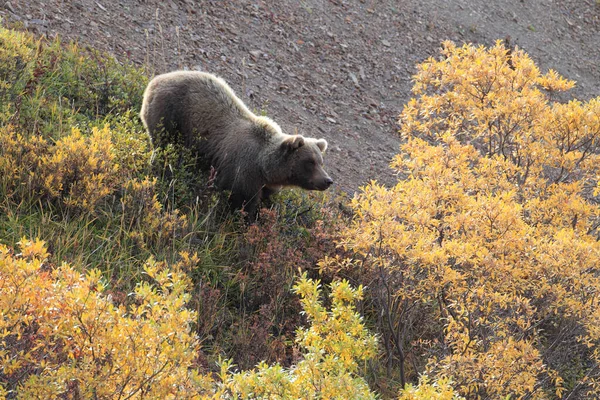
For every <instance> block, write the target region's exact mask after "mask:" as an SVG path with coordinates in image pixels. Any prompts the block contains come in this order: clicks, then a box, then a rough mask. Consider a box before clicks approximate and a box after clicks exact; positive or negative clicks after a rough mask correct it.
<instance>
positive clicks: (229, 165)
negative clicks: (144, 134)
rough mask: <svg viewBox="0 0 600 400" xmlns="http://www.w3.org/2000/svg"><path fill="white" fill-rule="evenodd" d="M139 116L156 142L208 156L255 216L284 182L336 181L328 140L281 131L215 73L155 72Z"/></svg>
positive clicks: (237, 201) (307, 185) (220, 182)
mask: <svg viewBox="0 0 600 400" xmlns="http://www.w3.org/2000/svg"><path fill="white" fill-rule="evenodd" d="M141 118H142V121H143V123H144V126H145V127H146V129H147V130H148V133H149V135H150V138H151V139H152V143H153V145H154V146H155V147H164V146H166V145H167V144H169V143H177V144H180V145H183V146H186V148H189V149H192V151H193V152H194V153H197V154H198V155H200V156H201V158H202V159H204V160H207V161H208V163H207V166H208V165H210V166H212V167H214V169H215V172H216V176H215V184H216V186H217V187H218V188H219V189H221V190H229V191H230V192H231V195H230V198H229V200H230V204H231V206H232V207H233V208H235V209H241V208H243V209H244V210H245V211H246V212H247V213H248V215H249V216H250V217H251V218H254V217H255V216H256V212H257V210H258V206H259V205H260V201H261V200H262V199H265V198H267V197H268V196H269V195H270V194H272V193H274V192H277V191H278V190H280V189H281V188H282V187H285V186H297V187H301V188H303V189H308V190H325V189H327V188H329V186H331V184H332V183H333V180H332V179H331V178H330V177H329V175H327V173H326V172H325V170H324V169H323V155H322V153H323V152H324V151H325V150H326V149H327V141H326V140H324V139H313V138H306V137H303V136H301V135H287V134H285V133H283V132H282V131H281V128H280V127H279V125H278V124H277V123H275V121H273V120H271V119H270V118H267V117H262V116H257V115H255V114H254V113H252V112H251V111H250V110H249V109H248V108H247V107H246V106H245V105H244V103H243V102H242V101H241V100H240V99H239V98H238V97H237V96H236V95H235V94H234V93H233V90H231V88H230V87H229V85H227V83H226V82H225V81H224V80H223V79H221V78H219V77H217V76H215V75H212V74H209V73H206V72H199V71H176V72H171V73H167V74H163V75H158V76H156V77H155V78H154V79H152V81H151V82H150V83H149V84H148V87H147V88H146V91H145V93H144V100H143V104H142V110H141Z"/></svg>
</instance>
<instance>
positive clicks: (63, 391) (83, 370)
mask: <svg viewBox="0 0 600 400" xmlns="http://www.w3.org/2000/svg"><path fill="white" fill-rule="evenodd" d="M21 247H22V249H21V251H22V253H21V254H19V255H14V254H12V252H11V251H10V250H9V249H8V248H6V247H4V246H1V247H0V311H1V314H2V319H0V359H1V360H2V366H1V368H0V387H2V386H3V387H4V390H7V391H10V392H12V393H15V392H14V391H16V393H18V395H19V397H20V398H43V399H52V398H99V399H113V398H119V397H123V398H126V397H130V396H131V397H134V398H155V399H158V398H161V399H166V398H173V399H175V398H177V399H180V398H199V397H200V396H199V393H201V392H202V391H203V387H206V385H209V384H210V379H207V378H205V377H202V376H200V375H199V374H198V373H197V372H196V371H195V370H194V369H191V367H192V366H193V364H194V358H195V356H196V352H197V351H198V347H197V345H198V343H197V339H196V337H195V336H194V335H193V334H192V332H191V327H190V325H191V324H192V322H193V321H194V319H195V315H194V312H192V311H189V310H187V309H186V308H185V304H186V302H187V301H188V299H189V295H188V294H187V293H186V290H187V289H188V287H189V284H190V282H189V278H187V276H186V275H185V273H183V272H182V271H180V270H179V267H178V266H177V265H175V266H173V267H172V268H170V269H169V268H167V267H166V265H165V264H163V263H157V262H155V261H153V260H150V261H149V262H148V264H147V265H146V267H145V271H146V273H147V275H148V278H149V280H150V281H151V282H152V283H146V282H143V283H140V284H138V285H137V287H136V289H135V292H134V293H132V300H133V304H132V305H131V306H130V307H129V308H126V307H124V306H117V305H115V304H113V303H112V301H111V298H110V295H109V294H107V293H106V286H105V284H104V282H103V280H102V279H101V277H100V274H99V273H98V271H90V272H89V273H87V274H85V275H84V274H81V273H80V272H77V271H75V270H74V269H73V268H72V267H71V266H69V265H67V264H63V265H62V266H60V267H58V268H55V269H54V268H52V267H51V266H48V265H46V264H45V258H46V257H47V254H46V250H45V248H44V245H43V243H42V242H40V241H34V242H29V241H26V240H23V241H22V242H21Z"/></svg>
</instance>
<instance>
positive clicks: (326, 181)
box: [315, 175, 333, 190]
mask: <svg viewBox="0 0 600 400" xmlns="http://www.w3.org/2000/svg"><path fill="white" fill-rule="evenodd" d="M332 184H333V179H331V178H330V177H329V176H328V175H326V176H325V177H324V178H323V179H319V180H318V181H317V182H316V185H315V186H316V189H317V190H327V189H328V188H329V186H331V185H332Z"/></svg>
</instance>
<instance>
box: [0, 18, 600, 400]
mask: <svg viewBox="0 0 600 400" xmlns="http://www.w3.org/2000/svg"><path fill="white" fill-rule="evenodd" d="M0 76H1V78H2V79H1V81H0V243H1V244H0V310H1V318H0V360H1V361H0V398H2V397H4V398H9V399H12V398H28V399H29V398H43V399H50V398H71V399H77V398H99V399H116V398H123V399H126V398H178V399H179V398H215V399H216V398H232V399H233V398H244V399H250V398H269V399H285V398H325V399H335V398H338V399H347V398H356V399H361V398H376V397H384V398H400V399H432V398H437V399H458V398H465V399H479V398H481V399H483V398H524V399H546V398H571V399H573V398H590V399H591V398H597V397H598V396H600V365H599V363H600V351H599V344H600V328H599V327H600V307H598V300H599V299H598V296H600V281H599V280H600V271H599V270H598V268H599V266H600V206H599V200H600V186H599V182H598V181H599V179H598V176H599V175H600V174H599V170H600V99H592V100H589V101H586V102H583V101H579V100H570V101H568V100H567V95H566V93H564V92H566V91H568V90H569V89H570V88H572V87H573V85H574V82H572V81H569V80H567V79H564V78H563V77H561V76H559V75H558V74H557V73H555V72H553V71H548V72H546V73H542V72H540V70H539V69H538V68H537V67H536V65H535V63H534V62H533V61H532V60H531V59H530V58H529V57H528V56H527V54H526V53H524V52H523V51H522V50H519V49H517V48H514V49H509V48H506V47H505V46H504V45H503V44H502V43H500V42H498V43H496V44H495V45H494V46H491V47H489V48H485V47H482V46H479V47H478V46H473V45H464V46H457V45H455V44H453V43H445V44H444V45H443V48H442V50H441V56H440V57H439V58H438V59H434V58H431V59H428V60H426V61H424V62H423V63H421V64H420V65H418V66H417V73H416V75H415V76H414V88H413V95H414V97H413V99H412V100H411V101H410V102H409V103H408V104H407V105H406V106H405V107H404V109H403V110H402V112H401V115H400V118H399V130H400V134H401V135H402V137H403V138H404V141H403V143H404V144H403V145H402V147H401V148H400V149H399V153H398V155H397V157H396V158H395V159H394V161H393V162H392V164H391V168H394V169H395V170H396V171H398V182H397V184H396V185H395V186H393V187H385V186H382V185H380V184H378V183H377V182H371V183H369V184H368V185H366V186H365V187H363V188H361V189H360V190H359V191H358V193H357V194H356V195H355V196H354V197H353V198H352V199H350V200H349V199H346V198H344V197H343V196H342V195H340V196H338V197H333V196H331V195H323V194H320V195H315V194H307V193H303V192H298V191H287V192H284V193H282V194H280V195H278V196H277V197H276V198H275V199H274V201H273V205H272V206H271V207H270V208H269V209H264V210H262V212H261V218H260V221H259V222H258V223H256V224H253V225H249V226H248V225H246V224H245V223H244V222H243V218H240V216H239V215H232V214H230V213H229V212H227V207H226V206H224V198H223V196H222V195H221V194H219V193H218V192H216V191H214V190H213V189H212V187H211V178H212V177H211V176H206V175H205V174H198V173H197V168H196V166H197V163H198V160H195V159H194V157H193V155H192V154H190V153H189V151H186V149H182V148H178V147H177V146H172V147H167V148H166V149H164V150H162V151H160V152H157V153H153V152H152V149H151V146H150V143H149V140H148V138H147V134H146V133H145V132H144V129H143V127H142V126H141V122H140V121H139V118H138V112H139V108H140V105H141V104H140V102H141V99H142V92H143V89H144V87H145V85H146V84H147V82H148V77H147V76H146V75H145V73H144V71H143V70H141V69H138V68H135V67H133V66H130V65H127V64H125V65H124V64H122V63H120V62H118V61H117V60H115V59H114V58H111V57H109V56H107V55H104V54H100V53H98V52H96V51H94V50H93V49H88V48H81V47H79V46H78V45H77V44H63V43H60V42H59V41H58V40H55V41H48V40H47V39H44V38H35V37H34V36H32V35H30V34H28V33H25V32H21V31H19V30H14V29H7V28H0Z"/></svg>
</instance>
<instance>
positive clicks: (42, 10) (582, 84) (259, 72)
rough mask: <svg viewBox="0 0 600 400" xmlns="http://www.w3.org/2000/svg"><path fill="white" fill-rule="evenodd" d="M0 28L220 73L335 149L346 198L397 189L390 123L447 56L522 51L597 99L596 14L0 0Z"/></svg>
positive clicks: (367, 5) (580, 10)
mask: <svg viewBox="0 0 600 400" xmlns="http://www.w3.org/2000/svg"><path fill="white" fill-rule="evenodd" d="M0 16H1V17H2V18H3V19H4V20H7V21H11V22H14V21H20V22H22V24H23V26H24V27H26V28H27V29H30V30H32V31H34V32H36V33H39V34H45V35H47V36H50V37H52V36H55V35H60V36H61V37H62V38H67V39H73V40H76V41H78V42H79V43H80V44H89V45H91V46H93V47H95V48H98V49H102V50H107V51H109V52H111V53H113V54H114V55H115V56H116V57H117V58H119V59H122V60H124V59H131V60H133V61H134V62H135V63H137V64H140V65H141V64H145V65H147V66H148V67H149V72H150V73H161V72H166V71H170V70H174V69H183V68H187V69H199V70H205V71H210V72H214V73H217V74H219V75H221V76H222V77H223V78H225V79H226V80H227V81H228V82H230V84H231V86H232V88H233V89H234V90H235V91H236V92H237V93H238V95H239V96H240V97H241V98H242V99H243V100H244V101H245V102H247V103H248V104H249V106H250V107H251V108H254V109H255V110H257V111H260V110H264V111H266V113H267V114H268V115H269V116H271V117H273V118H274V119H275V120H276V121H278V122H279V124H280V125H281V126H282V127H283V129H284V131H287V132H289V133H294V132H296V131H297V132H298V133H302V134H304V135H307V136H315V137H325V138H326V139H328V140H329V143H330V150H329V151H328V155H327V164H328V166H329V170H330V172H331V174H332V176H333V177H334V179H335V180H336V181H337V184H338V187H339V188H342V189H344V190H346V191H350V192H351V191H354V190H356V188H357V187H358V186H359V185H361V184H363V183H364V182H366V181H368V180H371V179H378V180H379V181H384V182H388V183H391V182H393V175H392V171H391V170H390V169H389V168H388V161H389V160H390V158H391V157H392V156H393V154H395V153H396V152H397V151H398V145H399V142H400V140H399V138H398V136H397V134H396V130H397V127H396V119H397V115H398V114H399V113H400V111H401V109H402V106H403V104H404V103H405V102H406V101H407V100H408V99H409V98H410V88H411V75H412V74H413V73H414V71H415V64H416V63H418V62H421V61H423V60H424V59H426V58H427V57H429V56H432V55H436V54H437V53H438V49H439V46H440V43H441V42H442V41H444V40H448V39H449V40H453V41H455V42H457V43H462V42H474V43H480V44H484V45H491V44H493V43H494V42H495V41H496V40H497V39H504V38H505V37H507V36H510V37H511V42H512V43H513V44H515V45H518V46H519V47H521V48H523V49H525V50H526V51H527V52H528V53H529V54H530V55H531V56H532V57H533V59H534V60H535V61H536V62H537V63H538V65H539V66H540V67H541V69H542V70H544V71H545V70H547V69H549V68H553V69H556V70H557V71H558V72H559V73H561V74H562V75H564V76H565V77H568V78H570V79H574V80H576V81H577V82H578V87H577V88H576V89H575V90H574V91H573V95H574V96H575V97H577V98H580V99H589V98H591V97H595V96H598V95H600V5H599V4H598V2H597V1H596V0H498V1H489V0H454V1H448V0H403V1H398V0H395V1H392V0H278V1H275V0H272V1H250V0H240V1H231V0H222V1H193V0H166V1H152V0H10V1H4V0H0Z"/></svg>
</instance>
